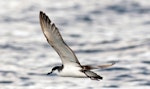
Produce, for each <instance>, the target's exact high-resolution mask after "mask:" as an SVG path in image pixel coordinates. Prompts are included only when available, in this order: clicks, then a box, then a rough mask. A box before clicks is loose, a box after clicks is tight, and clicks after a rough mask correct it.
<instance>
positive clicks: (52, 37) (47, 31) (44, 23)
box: [40, 11, 80, 65]
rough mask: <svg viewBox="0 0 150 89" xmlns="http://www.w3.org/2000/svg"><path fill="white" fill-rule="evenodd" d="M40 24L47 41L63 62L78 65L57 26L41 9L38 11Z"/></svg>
mask: <svg viewBox="0 0 150 89" xmlns="http://www.w3.org/2000/svg"><path fill="white" fill-rule="evenodd" d="M40 24H41V28H42V31H43V33H44V35H45V37H46V39H47V41H48V43H49V44H50V45H51V46H52V47H53V48H54V50H55V51H56V52H57V53H58V55H59V56H60V58H61V60H62V62H63V64H66V63H67V64H68V63H76V64H77V65H80V63H79V61H78V59H77V57H76V55H75V54H74V52H73V51H72V50H71V48H69V46H68V45H67V44H66V43H65V42H64V40H63V38H62V36H61V34H60V32H59V31H58V28H57V27H56V26H55V24H54V23H51V20H50V19H49V17H48V16H47V15H46V14H45V13H43V12H42V11H40Z"/></svg>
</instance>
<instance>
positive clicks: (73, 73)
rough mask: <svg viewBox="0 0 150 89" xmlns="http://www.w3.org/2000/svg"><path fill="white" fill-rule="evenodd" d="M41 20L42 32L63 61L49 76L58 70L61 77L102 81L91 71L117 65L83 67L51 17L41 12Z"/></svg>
mask: <svg viewBox="0 0 150 89" xmlns="http://www.w3.org/2000/svg"><path fill="white" fill-rule="evenodd" d="M39 19H40V24H41V28H42V31H43V33H44V36H45V37H46V39H47V42H48V43H49V44H50V45H51V46H52V47H53V48H54V50H55V51H56V52H57V53H58V55H59V56H60V58H61V61H62V65H61V66H55V67H53V68H52V70H51V72H49V73H48V74H47V75H50V74H51V73H53V71H55V70H58V73H59V75H60V76H63V77H76V78H90V79H92V80H101V79H103V77H101V76H100V75H98V74H96V73H94V72H93V71H91V70H92V69H99V68H107V67H110V66H112V65H114V64H115V62H114V63H110V64H105V65H100V66H92V65H81V64H80V62H79V61H78V59H77V57H76V55H75V53H74V52H73V51H72V49H71V48H70V47H69V46H68V45H67V44H66V43H65V42H64V40H63V38H62V36H61V34H60V32H59V31H58V28H57V27H56V26H55V24H54V23H52V22H51V20H50V19H49V17H48V16H47V15H46V14H45V13H44V12H42V11H40V14H39Z"/></svg>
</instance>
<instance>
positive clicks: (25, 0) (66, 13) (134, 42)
mask: <svg viewBox="0 0 150 89" xmlns="http://www.w3.org/2000/svg"><path fill="white" fill-rule="evenodd" d="M0 2H1V3H0V8H1V9H0V16H1V18H0V53H1V55H0V89H150V67H149V65H150V58H149V56H150V35H149V34H150V30H149V28H150V1H149V0H34V1H33V0H32V1H31V0H20V1H18V0H0ZM39 11H43V12H45V13H46V14H47V15H48V16H49V17H50V19H51V21H52V22H54V23H55V24H56V26H57V27H58V28H59V31H60V33H61V34H62V36H63V38H64V40H65V41H66V43H67V44H68V45H69V46H70V47H71V48H72V49H73V50H74V52H75V53H76V55H77V57H78V59H79V61H80V62H81V64H94V65H101V64H105V63H110V62H112V61H117V63H116V64H115V65H114V66H112V67H110V68H106V69H99V70H94V72H96V73H97V74H99V75H101V76H103V78H104V79H103V80H101V81H93V80H90V79H88V78H69V77H59V76H57V75H56V74H55V73H54V74H52V75H51V76H47V75H46V74H47V73H48V72H49V71H50V70H51V68H52V67H53V66H55V65H60V64H61V60H60V58H59V56H58V55H57V53H56V52H55V51H54V50H53V49H52V48H51V47H50V46H49V44H48V43H47V41H46V39H45V37H44V35H43V33H42V31H41V27H40V24H39Z"/></svg>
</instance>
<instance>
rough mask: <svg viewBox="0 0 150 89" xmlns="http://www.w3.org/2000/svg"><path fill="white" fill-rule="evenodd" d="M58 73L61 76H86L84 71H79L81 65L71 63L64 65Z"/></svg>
mask: <svg viewBox="0 0 150 89" xmlns="http://www.w3.org/2000/svg"><path fill="white" fill-rule="evenodd" d="M59 75H60V76H63V77H87V76H86V75H85V73H83V72H81V67H77V66H72V65H65V66H64V68H63V70H62V71H60V72H59Z"/></svg>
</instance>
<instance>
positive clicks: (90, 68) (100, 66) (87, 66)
mask: <svg viewBox="0 0 150 89" xmlns="http://www.w3.org/2000/svg"><path fill="white" fill-rule="evenodd" d="M114 64H116V62H112V63H110V64H104V65H83V66H82V67H83V69H84V70H92V69H102V68H107V67H111V66H113V65H114Z"/></svg>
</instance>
